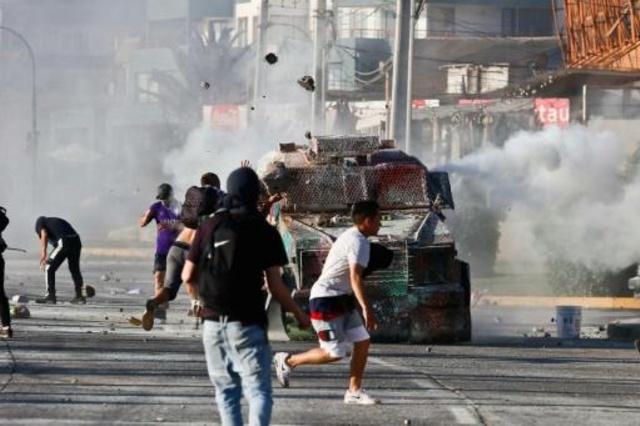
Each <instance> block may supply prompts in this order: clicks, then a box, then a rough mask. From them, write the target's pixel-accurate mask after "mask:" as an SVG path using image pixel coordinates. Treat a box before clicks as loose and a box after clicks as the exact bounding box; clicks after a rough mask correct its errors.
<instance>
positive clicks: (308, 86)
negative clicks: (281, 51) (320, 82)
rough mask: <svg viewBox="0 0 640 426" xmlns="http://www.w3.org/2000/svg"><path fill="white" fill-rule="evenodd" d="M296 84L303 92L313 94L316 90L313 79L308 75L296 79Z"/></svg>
mask: <svg viewBox="0 0 640 426" xmlns="http://www.w3.org/2000/svg"><path fill="white" fill-rule="evenodd" d="M298 84H299V85H300V86H301V87H302V88H303V89H305V90H307V91H309V92H313V91H314V90H316V82H315V81H314V80H313V77H311V76H310V75H305V76H303V77H302V78H300V79H298Z"/></svg>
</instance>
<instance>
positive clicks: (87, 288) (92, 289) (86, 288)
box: [84, 280, 118, 297]
mask: <svg viewBox="0 0 640 426" xmlns="http://www.w3.org/2000/svg"><path fill="white" fill-rule="evenodd" d="M116 281H118V280H116ZM84 291H85V293H87V297H93V296H95V295H96V289H95V287H93V286H91V285H86V286H84Z"/></svg>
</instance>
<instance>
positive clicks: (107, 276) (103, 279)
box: [100, 274, 111, 282]
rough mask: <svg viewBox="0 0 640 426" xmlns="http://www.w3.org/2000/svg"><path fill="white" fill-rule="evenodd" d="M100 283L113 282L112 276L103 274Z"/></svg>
mask: <svg viewBox="0 0 640 426" xmlns="http://www.w3.org/2000/svg"><path fill="white" fill-rule="evenodd" d="M100 281H104V282H108V281H111V276H110V275H109V274H102V276H100Z"/></svg>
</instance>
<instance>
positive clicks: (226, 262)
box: [198, 210, 239, 314]
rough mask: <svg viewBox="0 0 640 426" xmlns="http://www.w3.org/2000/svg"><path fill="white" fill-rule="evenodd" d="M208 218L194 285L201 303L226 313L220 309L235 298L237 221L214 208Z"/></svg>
mask: <svg viewBox="0 0 640 426" xmlns="http://www.w3.org/2000/svg"><path fill="white" fill-rule="evenodd" d="M212 220H213V221H214V224H213V232H212V234H211V238H210V240H209V241H208V242H207V245H206V246H205V249H204V250H203V252H202V257H201V258H200V262H199V265H198V289H199V294H200V300H201V301H202V302H203V304H204V305H205V306H208V307H210V308H212V309H214V310H217V311H219V312H218V313H219V314H227V313H228V312H224V311H226V310H227V308H228V309H233V307H234V306H235V304H236V303H237V301H238V299H239V298H238V296H239V295H238V294H235V293H237V292H238V290H239V289H238V287H237V286H234V282H235V280H234V278H235V277H236V274H237V271H238V269H237V268H238V265H236V264H235V263H236V258H237V250H238V226H239V223H238V222H237V221H236V220H235V219H234V218H233V217H232V216H231V215H230V214H229V212H227V211H226V210H222V211H219V212H217V213H216V214H215V215H214V216H213V219H212Z"/></svg>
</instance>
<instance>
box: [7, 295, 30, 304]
mask: <svg viewBox="0 0 640 426" xmlns="http://www.w3.org/2000/svg"><path fill="white" fill-rule="evenodd" d="M11 301H12V302H13V303H15V304H19V303H29V298H28V297H27V296H24V295H22V294H16V295H15V296H13V297H12V298H11Z"/></svg>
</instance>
